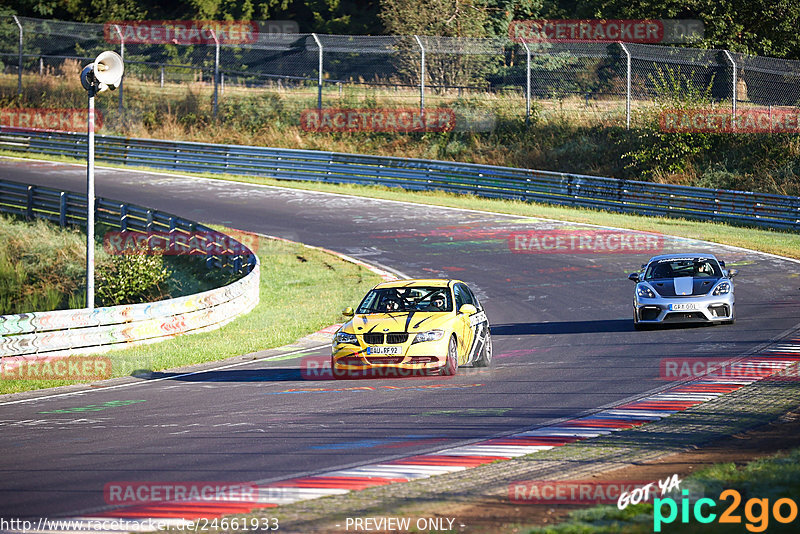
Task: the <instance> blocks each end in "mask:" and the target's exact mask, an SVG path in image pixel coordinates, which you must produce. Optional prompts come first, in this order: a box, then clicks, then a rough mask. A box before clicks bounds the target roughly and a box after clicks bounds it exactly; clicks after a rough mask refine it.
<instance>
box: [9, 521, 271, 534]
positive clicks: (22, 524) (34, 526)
mask: <svg viewBox="0 0 800 534" xmlns="http://www.w3.org/2000/svg"><path fill="white" fill-rule="evenodd" d="M166 528H172V529H173V530H177V531H179V532H207V531H211V530H219V529H222V530H230V531H239V532H268V531H275V530H278V529H279V528H280V525H279V524H278V519H277V518H275V517H251V518H236V517H234V518H232V519H231V518H227V517H223V518H222V519H220V518H214V519H205V518H200V519H169V520H167V519H152V518H147V519H138V520H137V519H47V518H46V517H42V518H39V520H38V521H37V520H27V519H6V518H4V517H0V532H21V533H22V534H25V533H27V532H42V531H46V532H50V531H69V532H82V531H86V532H97V531H107V530H118V531H122V532H138V531H152V530H163V529H166Z"/></svg>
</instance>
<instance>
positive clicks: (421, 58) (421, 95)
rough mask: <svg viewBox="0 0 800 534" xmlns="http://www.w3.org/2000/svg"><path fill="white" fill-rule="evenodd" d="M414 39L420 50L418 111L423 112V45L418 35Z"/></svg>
mask: <svg viewBox="0 0 800 534" xmlns="http://www.w3.org/2000/svg"><path fill="white" fill-rule="evenodd" d="M414 39H416V40H417V44H418V45H419V49H420V51H421V54H420V66H421V69H420V74H419V111H420V113H425V47H424V46H422V41H421V40H420V38H419V36H417V35H415V36H414Z"/></svg>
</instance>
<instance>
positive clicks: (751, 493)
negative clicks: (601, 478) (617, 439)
mask: <svg viewBox="0 0 800 534" xmlns="http://www.w3.org/2000/svg"><path fill="white" fill-rule="evenodd" d="M687 485H691V486H692V487H695V488H703V495H702V496H700V495H697V494H695V495H692V494H691V492H690V494H689V495H688V498H689V499H690V504H688V505H686V506H687V507H688V508H689V511H688V520H687V521H684V520H683V517H682V509H683V507H682V503H681V497H680V496H675V495H673V496H672V499H674V501H675V509H676V510H677V511H678V513H677V515H676V517H675V518H673V520H672V521H666V520H667V519H668V518H669V516H670V507H669V505H668V504H663V505H659V506H658V509H659V517H661V518H662V521H659V522H658V523H659V524H658V530H655V532H665V533H671V532H681V533H688V534H704V533H707V532H714V533H720V534H724V533H740V532H797V523H796V521H790V522H789V523H790V524H781V522H779V521H777V520H776V518H775V514H774V512H773V509H774V505H775V502H776V501H778V500H779V499H790V500H792V502H793V503H794V505H793V506H794V510H795V513H794V514H793V515H794V519H795V520H796V516H797V513H796V511H797V508H796V503H797V502H796V496H797V495H798V494H800V448H797V449H792V450H790V451H788V452H784V453H780V454H775V455H772V456H770V457H767V458H761V459H758V460H754V461H752V462H750V463H748V464H746V465H744V466H737V465H736V464H734V463H732V462H726V463H720V464H716V465H713V466H711V467H709V468H707V469H703V470H702V471H698V472H697V473H695V474H693V475H691V476H689V477H686V479H684V480H683V482H682V483H681V486H687ZM726 490H736V491H737V492H738V494H739V495H740V496H741V503H736V502H735V496H733V495H731V496H727V495H726V496H725V498H722V497H721V493H722V492H723V491H726ZM699 497H703V498H706V499H711V500H712V501H714V502H715V503H716V504H714V505H713V506H712V505H711V503H708V502H707V503H706V504H705V505H704V506H703V507H702V514H703V515H704V516H706V517H708V516H710V515H711V514H716V515H715V516H714V519H713V521H711V522H703V523H701V522H699V521H697V519H696V518H695V516H694V510H695V505H694V502H695V500H696V499H697V498H699ZM751 499H753V501H752V502H751ZM765 499H766V501H762V500H765ZM756 501H758V502H756ZM734 504H735V506H734ZM781 506H782V509H780V514H781V516H782V517H784V518H788V517H791V516H792V513H791V508H790V506H791V505H789V504H788V503H787V502H785V501H784V502H783V504H782V505H781ZM729 508H730V509H731V511H732V514H731V515H732V518H733V517H737V518H738V522H737V523H738V524H734V523H729V524H723V523H721V522H720V514H722V512H723V511H725V510H726V509H729ZM653 514H654V505H653V504H650V503H642V504H637V505H632V506H628V507H627V508H625V509H624V510H619V509H618V508H617V507H616V506H614V505H604V506H595V507H593V508H587V509H583V510H575V511H572V512H570V514H569V519H568V520H567V521H564V522H562V523H559V524H558V525H555V526H552V527H545V528H535V529H532V530H530V531H529V532H530V534H577V533H581V534H589V533H591V534H617V533H620V532H622V533H629V534H651V533H652V532H654V529H655V528H656V525H655V522H654V520H653ZM662 523H663V524H662ZM745 529H746V530H745Z"/></svg>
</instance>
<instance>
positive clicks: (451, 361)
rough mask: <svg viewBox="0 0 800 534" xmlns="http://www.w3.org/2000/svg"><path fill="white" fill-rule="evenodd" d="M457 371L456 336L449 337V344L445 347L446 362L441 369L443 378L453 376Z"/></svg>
mask: <svg viewBox="0 0 800 534" xmlns="http://www.w3.org/2000/svg"><path fill="white" fill-rule="evenodd" d="M456 369H458V343H457V342H456V336H451V337H450V344H449V345H448V346H447V361H446V362H445V364H444V366H443V367H442V375H443V376H453V375H454V374H456Z"/></svg>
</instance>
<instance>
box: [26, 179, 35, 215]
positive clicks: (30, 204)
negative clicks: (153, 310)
mask: <svg viewBox="0 0 800 534" xmlns="http://www.w3.org/2000/svg"><path fill="white" fill-rule="evenodd" d="M34 189H35V186H33V185H29V186H28V201H27V204H26V206H25V217H27V218H28V219H33V193H34Z"/></svg>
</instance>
